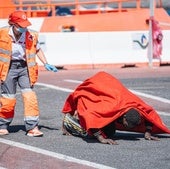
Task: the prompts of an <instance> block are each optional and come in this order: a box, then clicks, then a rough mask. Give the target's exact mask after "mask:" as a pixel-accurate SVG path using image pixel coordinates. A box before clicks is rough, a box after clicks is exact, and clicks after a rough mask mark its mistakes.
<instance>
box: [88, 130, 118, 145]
mask: <svg viewBox="0 0 170 169" xmlns="http://www.w3.org/2000/svg"><path fill="white" fill-rule="evenodd" d="M91 132H92V133H93V135H94V136H95V137H96V138H97V140H98V141H99V142H100V143H103V144H111V145H117V144H118V143H117V142H116V141H115V140H113V139H110V138H107V137H106V136H105V135H104V133H103V132H102V131H101V130H100V129H91Z"/></svg>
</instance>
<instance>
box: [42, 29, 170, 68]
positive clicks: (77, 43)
mask: <svg viewBox="0 0 170 169" xmlns="http://www.w3.org/2000/svg"><path fill="white" fill-rule="evenodd" d="M163 34H164V39H163V54H162V61H164V62H170V48H169V44H168V42H170V31H163ZM142 35H145V36H146V37H147V41H148V32H146V31H143V32H142V31H133V32H83V33H82V32H81V33H78V32H73V33H71V32H69V33H68V32H67V33H41V34H40V37H41V38H42V37H43V38H42V39H44V42H45V46H42V47H43V50H44V52H45V54H46V56H47V58H48V60H49V62H50V63H53V64H56V65H67V64H102V63H103V64H114V63H116V64H117V63H124V64H125V63H127V64H128V63H146V62H148V57H147V50H148V47H147V48H145V49H142V48H141V47H140V46H139V45H138V44H134V42H133V40H134V37H136V39H138V38H139V37H140V36H142ZM139 39H140V38H139ZM135 45H137V46H138V47H135Z"/></svg>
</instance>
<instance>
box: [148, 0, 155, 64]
mask: <svg viewBox="0 0 170 169" xmlns="http://www.w3.org/2000/svg"><path fill="white" fill-rule="evenodd" d="M151 17H154V0H150V18H151ZM148 50H149V51H148V59H149V67H152V66H153V63H152V62H153V41H152V21H151V20H149V49H148Z"/></svg>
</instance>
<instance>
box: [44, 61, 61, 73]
mask: <svg viewBox="0 0 170 169" xmlns="http://www.w3.org/2000/svg"><path fill="white" fill-rule="evenodd" d="M44 66H45V68H46V69H47V70H48V71H53V72H57V71H58V69H57V68H56V67H55V66H53V65H50V64H48V63H46V64H45V65H44Z"/></svg>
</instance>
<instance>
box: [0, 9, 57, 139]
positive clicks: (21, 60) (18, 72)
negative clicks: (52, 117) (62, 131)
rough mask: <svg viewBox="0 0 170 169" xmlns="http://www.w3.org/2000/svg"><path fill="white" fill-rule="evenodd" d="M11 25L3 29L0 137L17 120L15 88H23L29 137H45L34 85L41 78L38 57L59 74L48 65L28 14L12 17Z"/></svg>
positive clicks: (0, 38) (0, 37) (0, 40)
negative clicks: (15, 117)
mask: <svg viewBox="0 0 170 169" xmlns="http://www.w3.org/2000/svg"><path fill="white" fill-rule="evenodd" d="M8 23H9V26H7V27H3V28H0V80H1V88H0V91H1V95H0V135H6V134H9V131H8V127H9V125H10V123H11V122H12V120H13V117H14V109H15V105H16V98H15V94H16V88H17V85H18V86H19V87H20V89H21V93H22V97H23V103H24V122H25V127H26V135H28V136H33V137H36V136H43V133H42V132H41V131H40V130H39V128H38V123H39V107H38V101H37V97H36V94H35V92H34V91H33V86H34V84H35V82H36V81H37V77H38V65H37V63H36V56H38V58H39V59H40V61H41V62H42V63H43V64H44V66H45V68H46V69H47V70H50V71H53V72H57V68H56V67H55V66H53V65H50V64H48V62H47V60H46V58H45V55H44V53H43V51H42V49H41V48H40V44H39V43H38V34H37V32H35V31H31V30H29V29H27V27H28V26H30V25H31V23H30V22H29V20H28V19H27V16H26V14H25V12H23V11H15V12H13V13H11V14H10V16H9V20H8Z"/></svg>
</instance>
